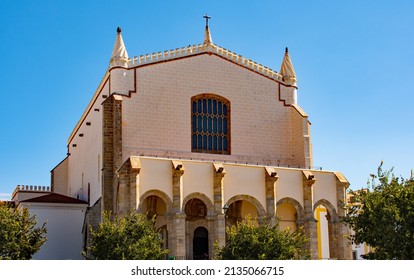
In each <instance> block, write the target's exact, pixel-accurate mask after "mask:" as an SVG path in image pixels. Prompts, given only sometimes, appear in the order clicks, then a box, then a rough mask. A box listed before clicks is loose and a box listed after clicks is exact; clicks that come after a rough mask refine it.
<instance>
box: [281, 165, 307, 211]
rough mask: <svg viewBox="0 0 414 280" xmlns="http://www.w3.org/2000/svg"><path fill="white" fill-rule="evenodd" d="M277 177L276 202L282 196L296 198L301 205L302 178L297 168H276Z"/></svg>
mask: <svg viewBox="0 0 414 280" xmlns="http://www.w3.org/2000/svg"><path fill="white" fill-rule="evenodd" d="M276 172H277V174H278V175H279V179H278V180H277V182H276V202H277V201H279V200H280V199H282V198H284V197H290V198H293V199H295V200H297V201H298V202H299V203H300V204H301V205H302V207H303V179H302V176H303V175H302V171H301V170H299V169H283V168H276Z"/></svg>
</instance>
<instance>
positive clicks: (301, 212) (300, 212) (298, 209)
mask: <svg viewBox="0 0 414 280" xmlns="http://www.w3.org/2000/svg"><path fill="white" fill-rule="evenodd" d="M284 203H287V204H290V205H292V206H293V207H295V209H296V213H297V215H298V218H297V223H298V224H299V225H302V224H303V222H304V219H305V210H304V209H303V207H302V205H301V204H300V203H299V201H297V200H296V199H294V198H291V197H284V198H281V199H279V201H278V202H277V203H276V209H277V207H279V206H280V205H282V204H284Z"/></svg>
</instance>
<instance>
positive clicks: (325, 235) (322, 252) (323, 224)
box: [315, 206, 330, 260]
mask: <svg viewBox="0 0 414 280" xmlns="http://www.w3.org/2000/svg"><path fill="white" fill-rule="evenodd" d="M327 213H328V212H327V210H326V208H325V207H321V206H320V207H319V208H318V210H317V211H315V219H316V220H318V223H317V227H318V246H319V248H318V254H319V258H320V259H324V260H326V259H329V258H330V252H329V226H328V220H327V219H326V215H327Z"/></svg>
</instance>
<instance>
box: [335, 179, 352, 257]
mask: <svg viewBox="0 0 414 280" xmlns="http://www.w3.org/2000/svg"><path fill="white" fill-rule="evenodd" d="M335 176H336V199H337V205H338V216H339V219H340V218H341V217H344V216H345V215H346V211H345V206H346V203H347V199H346V189H347V188H348V187H349V182H348V180H347V179H346V178H345V177H344V176H343V175H342V174H341V173H339V172H336V173H335ZM336 231H337V233H336V234H337V242H336V247H337V248H336V249H337V258H338V259H341V260H352V246H351V241H350V240H349V236H350V229H349V228H348V227H347V226H346V225H345V224H344V223H342V222H340V221H338V223H337V226H336Z"/></svg>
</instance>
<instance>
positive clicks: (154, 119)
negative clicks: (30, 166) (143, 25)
mask: <svg viewBox="0 0 414 280" xmlns="http://www.w3.org/2000/svg"><path fill="white" fill-rule="evenodd" d="M296 83H297V81H296V74H295V72H294V69H293V66H292V63H291V60H290V57H289V53H288V50H287V49H286V51H285V54H284V58H283V62H282V66H281V70H280V71H279V72H276V71H274V70H272V69H269V68H268V67H265V66H263V65H261V64H258V63H256V62H254V61H252V60H250V59H247V58H245V57H243V56H241V55H238V54H236V53H234V52H231V51H229V50H227V49H225V48H223V47H220V46H218V45H216V44H214V43H213V41H212V39H211V34H210V29H209V26H208V24H207V25H206V29H205V34H204V42H203V43H202V44H197V45H193V46H188V47H184V48H177V49H173V50H167V51H163V52H155V53H152V54H147V55H142V56H138V57H132V58H131V57H129V56H128V52H127V49H126V46H125V44H124V42H123V38H122V34H121V30H120V29H119V28H118V30H117V37H116V40H115V46H114V50H113V53H112V56H111V59H110V63H109V68H108V70H107V71H106V73H105V75H104V77H103V79H102V81H101V83H100V84H99V86H98V88H97V90H96V92H95V93H94V95H93V97H92V99H91V100H90V102H89V104H88V106H87V108H86V109H85V111H84V113H83V115H82V116H81V118H80V120H79V122H78V123H77V125H76V126H75V128H74V129H73V131H72V133H71V134H70V137H69V139H68V142H67V147H68V153H67V157H66V158H65V159H64V160H63V161H62V162H61V163H59V164H58V165H57V166H56V167H55V168H54V169H53V170H52V171H51V175H52V180H51V182H52V185H51V189H52V192H54V193H58V194H63V195H66V196H70V197H74V198H77V199H80V200H83V201H87V202H88V203H89V208H88V210H87V211H86V215H85V224H91V225H93V226H96V225H97V224H98V223H99V222H100V219H101V211H102V210H108V211H109V210H110V211H112V212H113V213H116V214H122V213H125V212H127V211H139V212H142V213H146V214H148V215H155V214H156V215H157V216H156V217H157V218H156V225H157V228H158V229H159V230H160V234H162V236H163V238H164V240H165V244H164V246H166V248H168V249H169V250H170V252H171V256H174V257H175V258H178V259H208V258H212V257H213V256H214V246H213V244H214V243H215V242H218V244H219V245H224V243H225V227H226V226H228V225H232V224H235V223H236V222H237V221H242V220H243V219H245V218H246V217H247V216H248V215H250V216H251V217H253V218H257V219H258V221H259V222H260V221H261V220H264V219H267V220H270V221H271V222H273V223H275V222H278V223H279V226H280V227H282V228H290V229H291V230H294V229H296V228H298V227H303V228H304V229H305V232H306V234H307V236H308V237H309V239H310V242H309V249H310V250H311V254H312V258H313V259H320V258H331V259H350V258H351V246H350V243H349V240H348V239H347V234H348V229H347V228H346V227H345V226H344V225H343V224H342V223H340V222H339V217H340V216H342V215H344V210H343V203H344V202H345V201H346V199H345V193H346V189H347V187H348V186H349V183H348V181H347V180H346V179H345V177H344V176H343V175H342V174H341V173H340V172H334V171H324V170H320V169H313V168H312V146H311V136H310V122H309V120H308V116H307V114H306V113H305V112H304V110H303V109H302V108H301V107H300V106H299V105H298V103H297V84H296ZM320 213H325V214H323V215H320ZM321 225H324V226H322V227H321ZM84 229H87V227H84ZM85 236H86V239H87V233H86V232H85Z"/></svg>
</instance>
